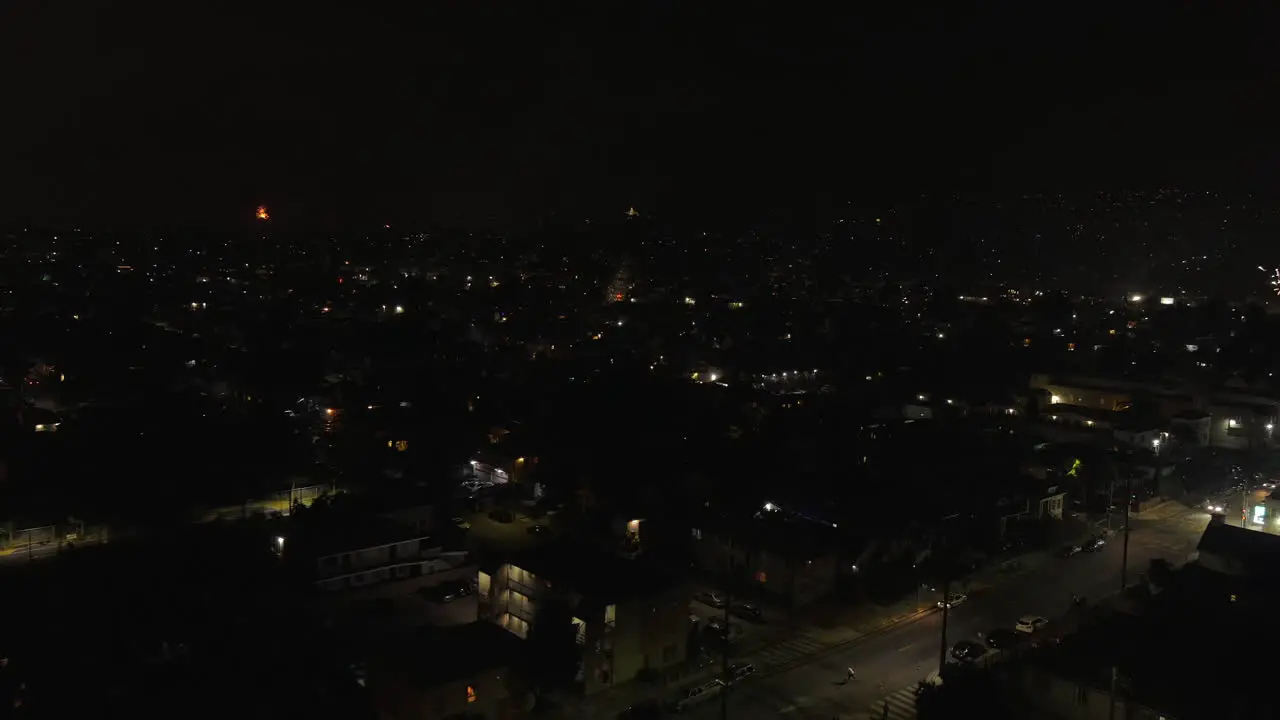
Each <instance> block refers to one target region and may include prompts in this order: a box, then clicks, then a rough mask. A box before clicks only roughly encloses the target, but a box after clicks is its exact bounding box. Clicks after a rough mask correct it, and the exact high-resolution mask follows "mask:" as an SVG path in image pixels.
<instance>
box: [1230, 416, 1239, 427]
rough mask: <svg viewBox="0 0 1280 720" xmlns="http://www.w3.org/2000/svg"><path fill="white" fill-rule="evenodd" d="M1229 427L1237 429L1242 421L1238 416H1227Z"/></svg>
mask: <svg viewBox="0 0 1280 720" xmlns="http://www.w3.org/2000/svg"><path fill="white" fill-rule="evenodd" d="M1227 427H1229V428H1232V429H1235V428H1238V427H1240V421H1239V420H1238V419H1236V418H1227Z"/></svg>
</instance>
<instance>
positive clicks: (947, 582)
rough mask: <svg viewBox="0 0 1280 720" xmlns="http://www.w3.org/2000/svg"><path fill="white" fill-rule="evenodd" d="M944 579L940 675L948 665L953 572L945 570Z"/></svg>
mask: <svg viewBox="0 0 1280 720" xmlns="http://www.w3.org/2000/svg"><path fill="white" fill-rule="evenodd" d="M944 572H945V573H946V574H945V575H943V580H942V644H941V646H940V647H939V648H938V675H939V676H941V675H942V671H943V670H944V669H946V667H947V616H948V615H950V614H951V603H949V602H947V598H949V597H951V573H950V571H949V570H944Z"/></svg>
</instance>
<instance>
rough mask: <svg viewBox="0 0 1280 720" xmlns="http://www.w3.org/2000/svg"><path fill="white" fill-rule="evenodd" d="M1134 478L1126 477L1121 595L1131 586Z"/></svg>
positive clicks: (1121, 558) (1121, 554) (1121, 557)
mask: <svg viewBox="0 0 1280 720" xmlns="http://www.w3.org/2000/svg"><path fill="white" fill-rule="evenodd" d="M1131 483H1132V480H1131V477H1130V476H1126V477H1125V479H1124V546H1123V547H1124V549H1123V550H1122V551H1121V553H1120V595H1121V596H1123V595H1124V591H1125V589H1126V588H1128V587H1129V510H1130V506H1131V503H1132V501H1133V489H1132V485H1131Z"/></svg>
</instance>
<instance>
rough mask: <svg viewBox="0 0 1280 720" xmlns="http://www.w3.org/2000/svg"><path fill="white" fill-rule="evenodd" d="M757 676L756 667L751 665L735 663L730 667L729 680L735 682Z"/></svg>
mask: <svg viewBox="0 0 1280 720" xmlns="http://www.w3.org/2000/svg"><path fill="white" fill-rule="evenodd" d="M755 674H756V666H755V665H752V664H751V663H734V664H732V665H730V666H729V678H730V680H732V681H733V682H738V681H739V680H741V679H743V678H745V677H750V676H752V675H755Z"/></svg>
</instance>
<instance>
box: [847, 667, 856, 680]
mask: <svg viewBox="0 0 1280 720" xmlns="http://www.w3.org/2000/svg"><path fill="white" fill-rule="evenodd" d="M845 670H846V671H848V675H847V676H846V679H847V680H857V679H858V673H856V672H854V671H853V668H852V667H849V668H845Z"/></svg>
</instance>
